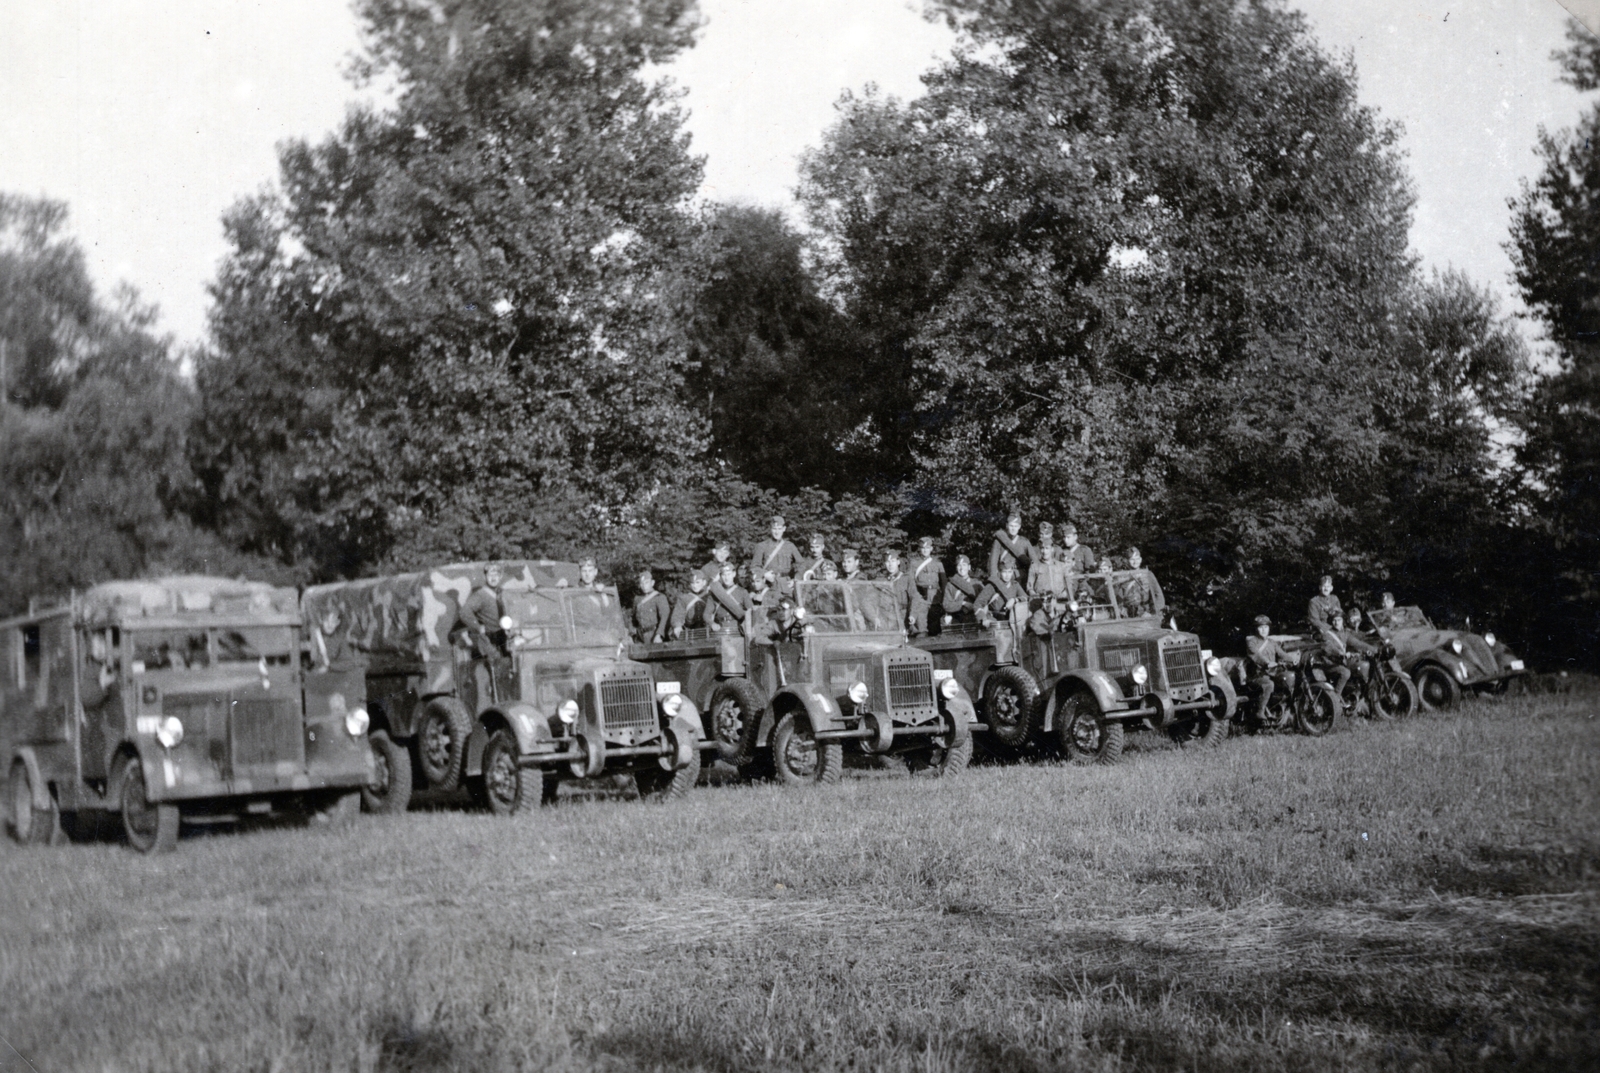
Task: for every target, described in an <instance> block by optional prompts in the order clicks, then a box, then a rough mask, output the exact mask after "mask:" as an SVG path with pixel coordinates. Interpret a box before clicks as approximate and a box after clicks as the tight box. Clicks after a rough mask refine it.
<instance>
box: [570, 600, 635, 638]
mask: <svg viewBox="0 0 1600 1073" xmlns="http://www.w3.org/2000/svg"><path fill="white" fill-rule="evenodd" d="M566 598H567V600H568V601H569V604H570V606H571V608H572V626H573V638H572V640H573V643H574V644H580V645H614V644H621V643H623V642H626V641H627V639H628V625H627V623H626V622H624V621H623V620H622V606H621V604H619V603H618V602H617V598H616V597H615V596H613V595H612V594H611V593H609V592H568V593H567V594H566Z"/></svg>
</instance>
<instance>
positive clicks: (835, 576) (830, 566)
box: [817, 559, 859, 581]
mask: <svg viewBox="0 0 1600 1073" xmlns="http://www.w3.org/2000/svg"><path fill="white" fill-rule="evenodd" d="M858 565H859V564H858ZM817 580H818V581H838V580H839V564H838V563H836V562H834V561H833V560H832V559H824V560H822V576H821V577H819V578H818V579H817Z"/></svg>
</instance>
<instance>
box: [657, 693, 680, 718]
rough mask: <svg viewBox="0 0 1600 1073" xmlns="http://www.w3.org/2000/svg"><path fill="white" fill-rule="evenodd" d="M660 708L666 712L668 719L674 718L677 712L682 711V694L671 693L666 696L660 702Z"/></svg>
mask: <svg viewBox="0 0 1600 1073" xmlns="http://www.w3.org/2000/svg"><path fill="white" fill-rule="evenodd" d="M661 710H662V711H664V712H666V713H667V718H668V719H672V718H676V717H677V714H678V713H679V712H681V711H683V695H682V694H681V693H673V694H671V695H670V696H668V697H667V699H666V700H663V701H662V702H661Z"/></svg>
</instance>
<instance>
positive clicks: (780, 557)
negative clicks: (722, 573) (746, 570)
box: [750, 540, 800, 578]
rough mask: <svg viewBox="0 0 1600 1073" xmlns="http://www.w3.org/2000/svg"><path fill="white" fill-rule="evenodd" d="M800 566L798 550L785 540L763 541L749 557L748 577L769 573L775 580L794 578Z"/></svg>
mask: <svg viewBox="0 0 1600 1073" xmlns="http://www.w3.org/2000/svg"><path fill="white" fill-rule="evenodd" d="M799 564H800V549H798V548H796V547H795V546H794V545H793V544H791V543H789V542H788V541H787V540H763V541H762V542H761V543H759V544H757V545H756V550H755V554H754V555H751V556H750V576H751V577H760V576H761V575H762V574H766V573H771V574H772V576H773V577H775V578H786V577H794V575H795V572H796V567H797V566H799Z"/></svg>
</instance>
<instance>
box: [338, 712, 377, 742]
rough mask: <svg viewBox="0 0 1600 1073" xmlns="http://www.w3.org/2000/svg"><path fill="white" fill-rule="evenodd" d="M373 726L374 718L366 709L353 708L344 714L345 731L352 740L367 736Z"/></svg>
mask: <svg viewBox="0 0 1600 1073" xmlns="http://www.w3.org/2000/svg"><path fill="white" fill-rule="evenodd" d="M371 724H372V718H371V717H370V716H368V715H367V710H366V709H365V708H352V709H350V710H349V711H348V712H345V713H344V729H345V731H346V732H347V733H348V734H349V735H350V736H351V737H352V738H359V737H360V736H361V735H363V734H365V733H366V732H367V727H368V726H370V725H371Z"/></svg>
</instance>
